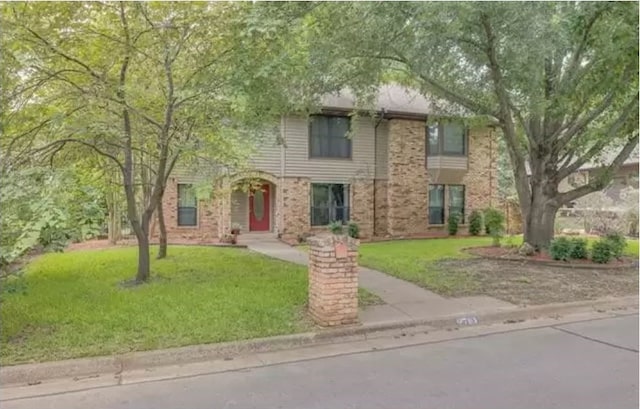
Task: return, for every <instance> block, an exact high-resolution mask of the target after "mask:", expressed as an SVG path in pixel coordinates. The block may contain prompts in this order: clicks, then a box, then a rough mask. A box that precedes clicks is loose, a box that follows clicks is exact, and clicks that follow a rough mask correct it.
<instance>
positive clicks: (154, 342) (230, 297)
mask: <svg viewBox="0 0 640 409" xmlns="http://www.w3.org/2000/svg"><path fill="white" fill-rule="evenodd" d="M154 252H155V250H154V249H152V254H154ZM136 260H137V250H136V248H133V247H130V248H116V249H107V250H85V251H74V252H69V253H55V254H45V255H43V256H41V257H39V258H37V259H35V260H34V261H33V262H31V263H30V264H29V265H27V266H26V268H25V273H24V275H22V276H21V277H10V278H8V279H5V280H3V281H2V288H1V290H0V291H1V292H0V294H1V295H0V302H1V307H2V308H1V309H0V319H1V329H2V334H1V337H0V340H1V347H2V348H1V350H0V364H2V365H12V364H19V363H26V362H41V361H50V360H60V359H68V358H78V357H85V356H97V355H108V354H115V353H125V352H129V351H140V350H149V349H158V348H170V347H178V346H184V345H193V344H201V343H213V342H224V341H232V340H240V339H249V338H255V337H266V336H273V335H280V334H289V333H295V332H301V331H305V330H309V329H310V328H311V327H312V323H311V322H310V321H309V320H308V319H307V318H306V315H305V304H306V302H307V268H306V267H305V266H300V265H296V264H292V263H287V262H284V261H279V260H275V259H272V258H268V257H265V256H262V255H259V254H256V253H252V252H249V251H248V250H242V249H224V248H215V247H194V246H183V247H180V246H172V247H171V248H170V250H169V257H168V258H167V259H165V260H153V261H152V266H151V270H152V281H151V282H150V283H149V284H145V285H142V286H138V287H132V288H131V287H130V288H126V287H123V286H122V285H121V284H122V282H123V281H125V280H129V279H131V278H132V277H133V274H134V266H135V265H136ZM358 295H359V298H360V304H361V305H363V306H366V305H372V304H377V303H379V302H380V301H381V300H380V299H379V298H378V297H377V296H375V295H374V294H371V293H369V292H367V291H366V290H363V289H360V291H359V294H358Z"/></svg>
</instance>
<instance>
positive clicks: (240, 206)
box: [231, 191, 249, 233]
mask: <svg viewBox="0 0 640 409" xmlns="http://www.w3.org/2000/svg"><path fill="white" fill-rule="evenodd" d="M231 223H238V224H239V225H240V229H241V231H242V232H243V233H246V232H248V231H249V197H248V194H247V192H243V191H235V192H232V193H231Z"/></svg>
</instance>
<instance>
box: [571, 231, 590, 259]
mask: <svg viewBox="0 0 640 409" xmlns="http://www.w3.org/2000/svg"><path fill="white" fill-rule="evenodd" d="M570 241H571V251H570V252H569V257H570V258H572V259H576V260H580V259H586V258H588V257H589V251H588V250H587V240H586V239H581V238H579V237H575V238H572V239H571V240H570Z"/></svg>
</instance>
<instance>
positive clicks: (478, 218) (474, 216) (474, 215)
mask: <svg viewBox="0 0 640 409" xmlns="http://www.w3.org/2000/svg"><path fill="white" fill-rule="evenodd" d="M481 232H482V213H480V212H479V211H477V210H474V211H472V212H471V215H470V216H469V234H471V235H472V236H477V235H479V234H480V233H481Z"/></svg>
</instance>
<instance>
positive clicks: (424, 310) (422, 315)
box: [240, 235, 517, 324]
mask: <svg viewBox="0 0 640 409" xmlns="http://www.w3.org/2000/svg"><path fill="white" fill-rule="evenodd" d="M240 239H241V244H246V245H247V246H248V247H249V249H250V250H253V251H255V252H258V253H262V254H264V255H267V256H269V257H273V258H277V259H280V260H285V261H289V262H292V263H297V264H302V265H307V262H308V255H307V253H305V252H303V251H301V250H298V249H297V248H295V247H291V246H288V245H286V244H284V243H282V242H281V241H279V240H278V239H276V238H275V237H270V236H266V235H265V236H257V237H247V238H246V239H244V240H243V237H242V236H240ZM358 280H359V285H360V287H364V288H366V289H367V290H369V291H371V292H372V293H374V294H376V295H378V296H379V297H380V298H382V300H383V301H384V302H385V303H386V304H385V305H375V306H370V307H367V308H366V309H364V310H362V311H361V312H360V321H361V322H363V323H365V324H371V323H382V322H392V321H404V320H410V319H429V318H437V317H443V316H451V315H460V316H469V315H474V314H478V313H486V312H489V311H497V310H505V309H514V308H517V307H516V306H515V305H513V304H510V303H508V302H505V301H500V300H497V299H495V298H491V297H486V296H477V297H462V298H445V297H442V296H440V295H438V294H435V293H433V292H431V291H429V290H425V289H424V288H422V287H418V286H417V285H415V284H411V283H409V282H407V281H404V280H400V279H398V278H395V277H392V276H390V275H387V274H384V273H382V272H380V271H376V270H372V269H369V268H365V267H360V271H359V275H358Z"/></svg>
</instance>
